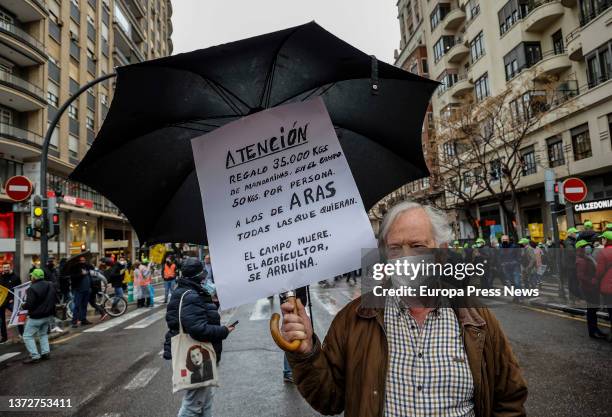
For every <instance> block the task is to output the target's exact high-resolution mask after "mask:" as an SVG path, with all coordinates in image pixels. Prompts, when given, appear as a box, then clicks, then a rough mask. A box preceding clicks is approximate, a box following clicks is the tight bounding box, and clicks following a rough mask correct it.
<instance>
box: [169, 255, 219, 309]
mask: <svg viewBox="0 0 612 417" xmlns="http://www.w3.org/2000/svg"><path fill="white" fill-rule="evenodd" d="M162 278H163V280H164V304H167V303H168V297H170V295H171V294H172V291H174V286H175V284H176V263H175V262H174V259H172V257H171V256H168V257H167V258H166V262H165V263H164V267H163V268H162ZM211 278H212V272H211ZM213 282H214V281H213Z"/></svg>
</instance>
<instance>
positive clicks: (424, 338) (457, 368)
mask: <svg viewBox="0 0 612 417" xmlns="http://www.w3.org/2000/svg"><path fill="white" fill-rule="evenodd" d="M385 332H386V336H387V343H388V346H389V369H388V371H387V380H386V385H385V413H384V415H385V417H400V416H401V417H408V416H410V417H421V416H423V417H430V416H440V417H474V416H475V414H474V380H473V379H472V373H471V371H470V367H469V364H468V359H467V355H466V352H465V347H464V346H463V338H462V336H461V331H460V327H459V321H458V320H457V317H456V315H455V312H454V311H453V310H452V309H450V308H438V309H436V310H434V311H432V312H431V313H429V314H428V315H427V318H426V319H425V323H424V324H423V327H422V328H421V329H419V326H418V324H417V322H416V320H415V319H414V318H413V317H412V316H411V315H410V314H409V313H408V312H407V311H406V312H404V311H402V309H401V308H400V306H399V304H398V300H397V298H395V297H388V298H387V301H386V307H385Z"/></svg>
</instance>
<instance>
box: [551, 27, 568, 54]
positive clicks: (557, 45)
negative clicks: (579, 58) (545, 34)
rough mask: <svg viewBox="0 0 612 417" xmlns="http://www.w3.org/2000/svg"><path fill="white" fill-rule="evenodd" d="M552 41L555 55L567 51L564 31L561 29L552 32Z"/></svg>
mask: <svg viewBox="0 0 612 417" xmlns="http://www.w3.org/2000/svg"><path fill="white" fill-rule="evenodd" d="M552 42H553V51H554V52H555V55H559V54H562V53H563V52H565V46H564V45H563V32H562V31H561V29H559V30H558V31H556V32H555V33H553V34H552Z"/></svg>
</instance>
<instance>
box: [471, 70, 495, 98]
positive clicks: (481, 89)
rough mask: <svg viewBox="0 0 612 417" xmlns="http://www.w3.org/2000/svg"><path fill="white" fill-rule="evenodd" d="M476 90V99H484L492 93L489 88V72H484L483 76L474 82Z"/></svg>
mask: <svg viewBox="0 0 612 417" xmlns="http://www.w3.org/2000/svg"><path fill="white" fill-rule="evenodd" d="M474 91H475V92H476V100H477V101H482V100H484V99H485V98H486V97H489V96H490V95H491V90H490V89H489V74H488V73H486V72H485V73H484V75H483V76H482V77H480V78H479V79H477V80H476V82H475V83H474Z"/></svg>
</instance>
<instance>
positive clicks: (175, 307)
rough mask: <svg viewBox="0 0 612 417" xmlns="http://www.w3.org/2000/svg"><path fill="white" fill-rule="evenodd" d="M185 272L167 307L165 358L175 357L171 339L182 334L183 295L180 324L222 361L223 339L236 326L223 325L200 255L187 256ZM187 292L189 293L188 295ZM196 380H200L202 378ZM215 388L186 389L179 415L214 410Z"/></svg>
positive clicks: (182, 271) (184, 266) (184, 264)
mask: <svg viewBox="0 0 612 417" xmlns="http://www.w3.org/2000/svg"><path fill="white" fill-rule="evenodd" d="M181 275H182V277H181V278H179V279H178V280H177V284H178V285H177V288H176V289H175V290H174V293H173V294H172V297H171V298H170V302H169V303H168V307H167V309H166V323H167V324H168V332H167V333H166V340H165V343H164V359H172V350H171V339H172V337H174V336H176V335H177V334H178V333H179V305H180V302H181V298H182V299H183V305H182V309H181V312H180V316H181V323H180V324H181V325H182V327H183V331H184V332H185V333H187V334H189V336H191V337H192V338H193V339H195V340H197V341H199V342H210V343H211V344H212V346H213V348H214V350H215V353H216V356H217V363H219V361H220V360H221V350H222V341H223V340H225V338H227V336H228V335H229V333H230V332H231V331H232V330H234V328H233V327H231V326H230V327H226V326H221V316H220V315H219V312H218V307H217V306H216V305H215V304H214V303H213V300H212V297H211V295H210V294H209V293H208V292H207V291H206V290H204V288H203V287H202V281H203V280H204V277H205V273H204V265H202V262H201V261H200V260H198V259H197V258H185V260H184V261H183V263H182V265H181ZM183 294H185V296H184V297H183ZM195 379H196V380H197V379H198V377H196V378H195ZM211 389H212V387H203V388H196V389H188V390H185V396H184V397H183V402H182V404H181V410H180V411H179V415H184V414H186V413H188V412H189V410H202V408H204V409H205V410H208V411H210V410H211V409H212V395H211ZM204 415H206V413H204Z"/></svg>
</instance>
